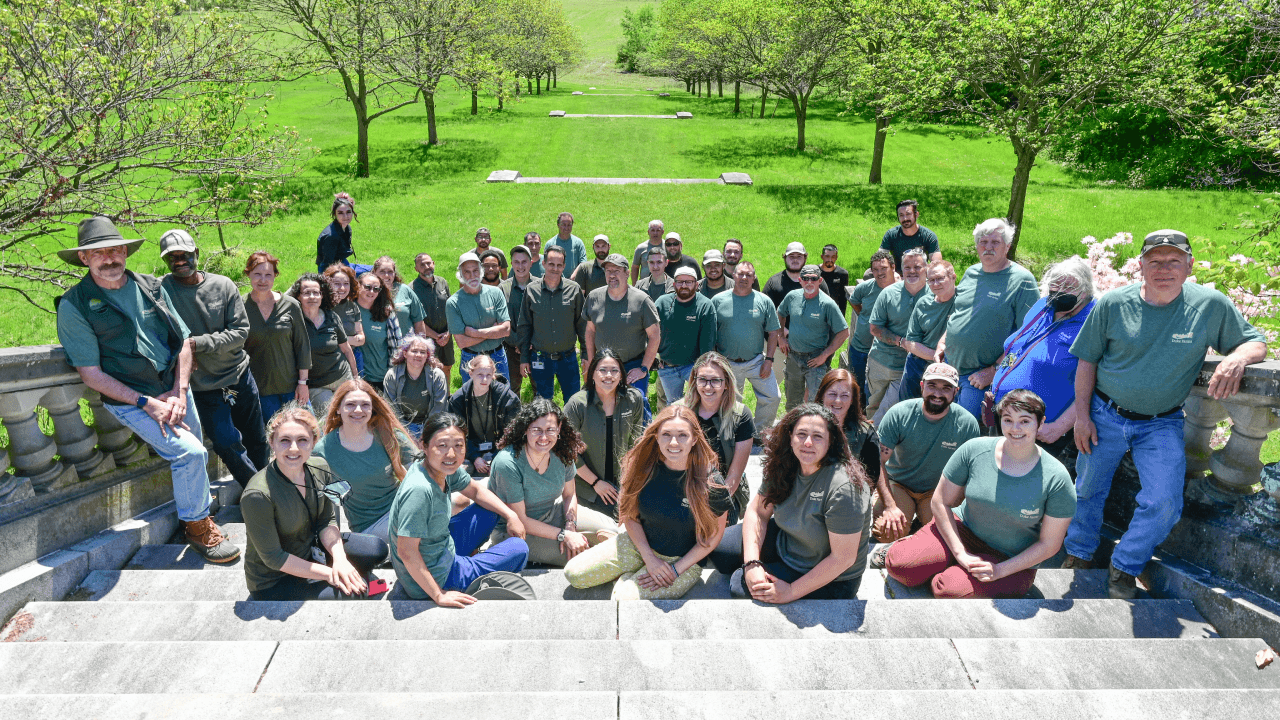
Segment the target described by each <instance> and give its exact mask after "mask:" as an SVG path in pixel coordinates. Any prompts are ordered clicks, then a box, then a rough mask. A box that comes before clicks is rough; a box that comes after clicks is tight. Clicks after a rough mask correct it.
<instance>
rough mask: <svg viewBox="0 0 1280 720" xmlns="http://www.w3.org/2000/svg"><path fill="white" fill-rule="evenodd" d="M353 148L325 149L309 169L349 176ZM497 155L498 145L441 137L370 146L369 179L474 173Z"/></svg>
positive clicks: (432, 178) (430, 178) (417, 178)
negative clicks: (435, 140) (437, 141)
mask: <svg viewBox="0 0 1280 720" xmlns="http://www.w3.org/2000/svg"><path fill="white" fill-rule="evenodd" d="M424 135H425V128H424ZM355 150H356V147H355V145H353V144H348V145H334V146H333V147H331V148H327V149H326V150H325V151H324V153H323V154H321V155H320V156H319V157H318V158H316V159H315V160H313V161H312V163H311V169H312V170H314V171H315V172H318V173H320V174H321V175H326V176H330V177H336V176H350V174H351V171H352V168H351V157H352V156H353V155H354V154H355ZM498 154H499V149H498V145H497V144H496V143H492V142H488V141H484V140H470V139H461V138H460V139H449V138H444V139H442V140H441V141H440V144H439V145H435V146H431V145H427V144H426V139H425V137H424V138H423V139H421V140H418V141H416V142H402V143H396V144H394V145H379V146H375V147H372V148H370V150H369V155H370V159H369V174H370V176H371V178H395V179H398V180H413V181H417V182H433V181H436V180H444V179H446V178H449V177H452V176H455V175H460V174H463V173H471V172H476V171H478V170H480V169H482V168H485V167H487V166H489V165H491V164H492V163H493V162H494V161H495V160H497V157H498Z"/></svg>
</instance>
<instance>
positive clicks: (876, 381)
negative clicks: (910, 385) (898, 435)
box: [867, 358, 902, 426]
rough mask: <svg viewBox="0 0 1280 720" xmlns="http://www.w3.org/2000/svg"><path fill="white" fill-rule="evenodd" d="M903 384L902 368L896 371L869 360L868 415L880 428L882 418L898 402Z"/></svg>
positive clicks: (873, 359) (872, 359)
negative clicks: (899, 390)
mask: <svg viewBox="0 0 1280 720" xmlns="http://www.w3.org/2000/svg"><path fill="white" fill-rule="evenodd" d="M901 384H902V369H901V368H899V369H897V370H894V369H892V368H888V367H885V366H884V365H881V364H880V363H878V362H876V360H875V358H867V415H868V416H870V417H871V422H872V424H874V425H876V426H879V423H880V418H882V417H884V414H885V412H888V410H889V408H891V407H893V405H894V403H896V402H898V389H899V387H900V386H901Z"/></svg>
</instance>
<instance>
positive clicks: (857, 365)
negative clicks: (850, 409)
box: [848, 346, 867, 408]
mask: <svg viewBox="0 0 1280 720" xmlns="http://www.w3.org/2000/svg"><path fill="white" fill-rule="evenodd" d="M848 355H849V372H851V373H853V377H854V379H855V380H857V381H858V392H859V393H861V394H862V407H864V408H865V407H866V406H867V353H864V352H862V351H860V350H854V349H853V346H850V347H849V352H848Z"/></svg>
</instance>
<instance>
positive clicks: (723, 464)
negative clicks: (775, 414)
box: [676, 352, 756, 525]
mask: <svg viewBox="0 0 1280 720" xmlns="http://www.w3.org/2000/svg"><path fill="white" fill-rule="evenodd" d="M676 402H678V403H680V404H681V405H684V406H685V407H687V408H690V409H692V410H693V411H694V413H695V414H697V416H698V425H699V427H701V428H702V434H703V435H704V436H705V437H706V438H707V442H708V443H709V444H710V445H711V449H712V450H713V451H715V453H716V458H717V460H718V463H717V466H718V470H719V472H720V473H721V475H723V476H724V478H725V485H726V486H727V487H728V488H729V495H730V496H731V497H732V498H733V508H732V509H731V510H730V511H729V521H728V524H730V525H733V524H735V523H737V522H738V518H740V517H742V511H744V510H746V509H747V503H748V502H750V500H751V489H750V488H749V487H747V481H746V477H745V475H744V474H743V473H744V472H745V471H746V469H747V460H749V459H751V442H752V438H754V437H755V434H756V424H755V421H754V420H752V419H751V410H750V409H748V408H747V406H746V405H743V404H742V403H741V402H740V401H739V399H738V390H737V386H736V385H734V382H733V368H731V367H729V361H728V360H726V359H725V357H724V356H723V355H721V354H720V353H718V352H708V353H706V354H704V355H703V356H702V357H700V358H698V360H697V362H695V363H694V364H693V369H692V370H691V371H690V374H689V385H688V389H687V390H686V391H685V394H684V397H682V398H679V399H677V400H676Z"/></svg>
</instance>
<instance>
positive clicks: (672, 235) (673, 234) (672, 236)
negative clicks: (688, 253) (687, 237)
mask: <svg viewBox="0 0 1280 720" xmlns="http://www.w3.org/2000/svg"><path fill="white" fill-rule="evenodd" d="M662 239H663V240H680V233H678V232H676V231H675V230H672V231H671V232H669V233H667V234H666V235H663V236H662ZM680 242H684V241H683V240H680Z"/></svg>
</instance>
